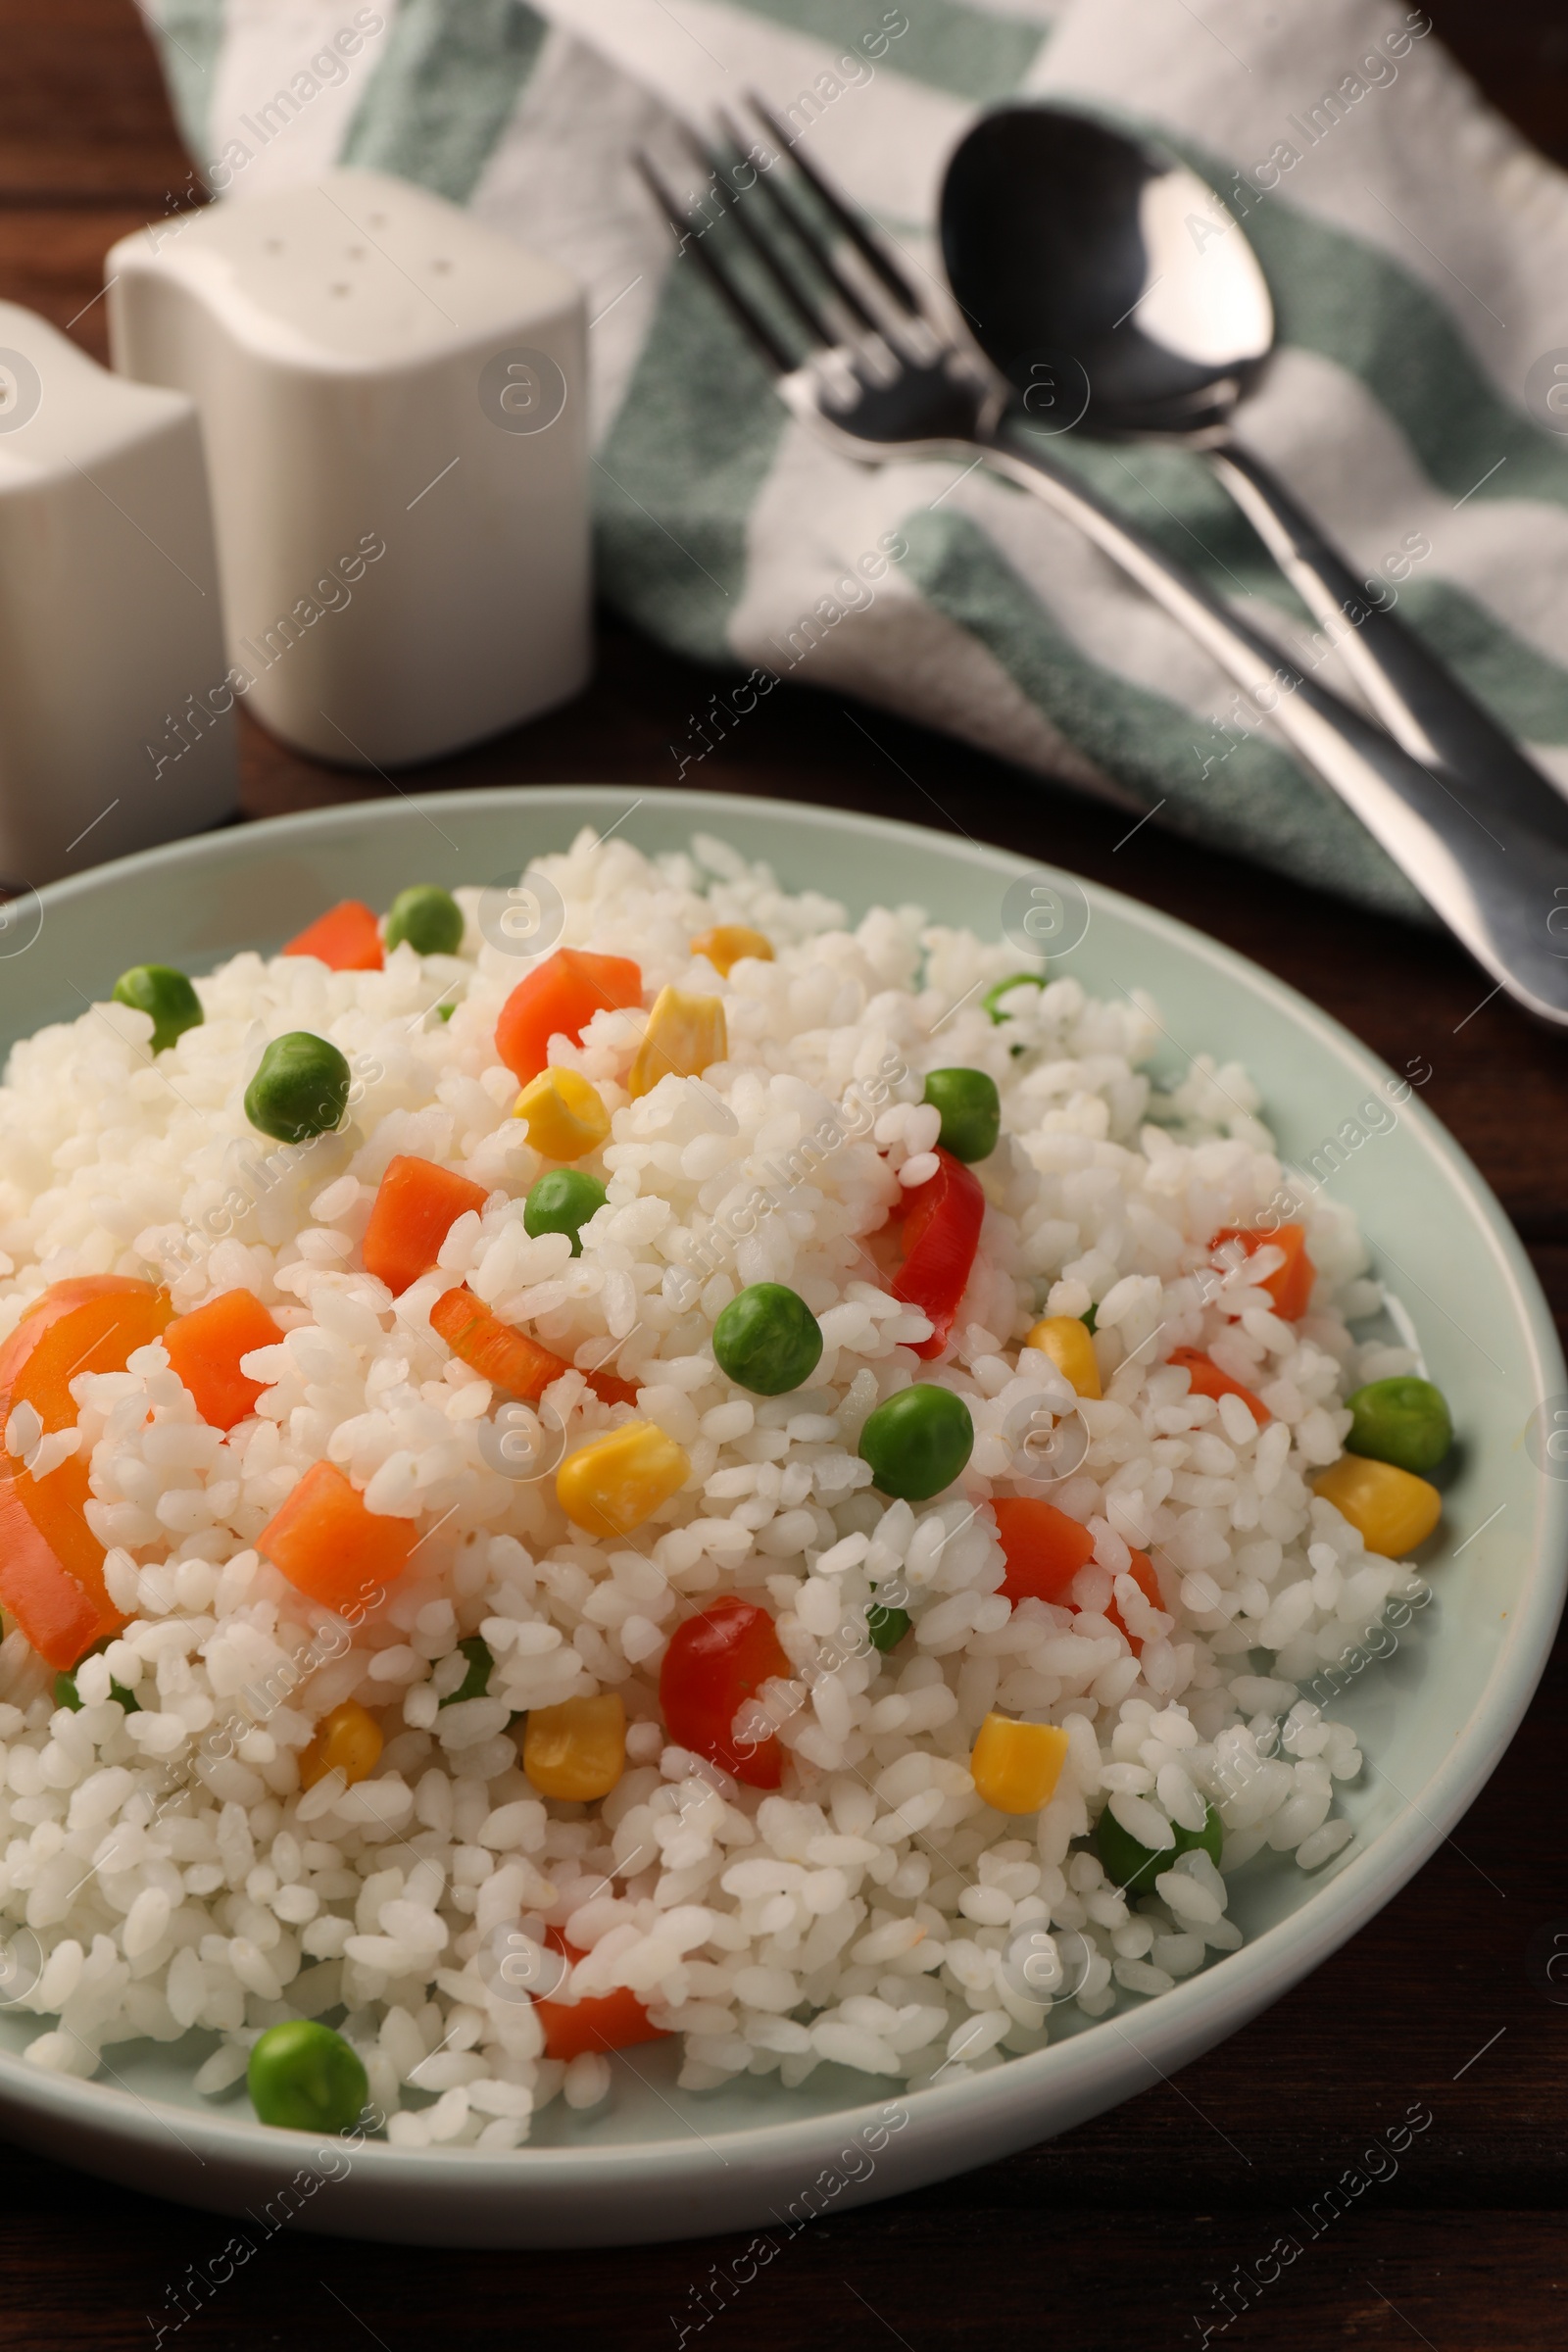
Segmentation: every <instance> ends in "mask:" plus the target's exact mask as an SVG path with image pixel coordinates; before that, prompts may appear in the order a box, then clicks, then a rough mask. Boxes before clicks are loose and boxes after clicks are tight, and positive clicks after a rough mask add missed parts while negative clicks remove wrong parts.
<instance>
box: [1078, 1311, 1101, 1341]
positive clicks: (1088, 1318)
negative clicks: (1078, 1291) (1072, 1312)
mask: <svg viewBox="0 0 1568 2352" xmlns="http://www.w3.org/2000/svg"><path fill="white" fill-rule="evenodd" d="M1078 1320H1079V1322H1080V1323H1081V1324H1082V1325H1083V1327H1084V1329H1085V1331H1087V1332H1088V1334H1089V1336H1090V1338H1091V1339H1093V1338H1094V1336H1095V1332H1096V1329H1097V1328H1098V1326H1099V1322H1100V1309H1099V1307H1098V1306H1086V1307H1085V1308H1084V1311H1083V1313H1082V1314H1081V1315H1080V1316H1079V1318H1078Z"/></svg>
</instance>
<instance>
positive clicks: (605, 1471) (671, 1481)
mask: <svg viewBox="0 0 1568 2352" xmlns="http://www.w3.org/2000/svg"><path fill="white" fill-rule="evenodd" d="M691 1466H692V1465H691V1460H690V1457H689V1456H688V1454H687V1452H686V1450H685V1447H684V1446H677V1445H676V1443H675V1441H674V1439H673V1438H669V1437H666V1436H665V1435H664V1432H663V1431H662V1429H657V1428H656V1427H655V1426H654V1424H653V1422H651V1421H627V1422H625V1423H623V1424H622V1426H621V1427H620V1428H619V1429H613V1430H612V1431H611V1433H610V1435H609V1437H608V1438H595V1439H594V1440H593V1441H592V1443H591V1444H590V1445H587V1446H579V1447H578V1449H577V1451H576V1452H575V1453H568V1454H567V1456H566V1458H565V1460H564V1462H563V1463H562V1465H561V1468H560V1469H559V1470H558V1471H557V1472H556V1499H557V1501H558V1502H559V1503H560V1505H561V1507H562V1509H563V1510H564V1512H565V1514H566V1517H567V1518H568V1519H570V1520H573V1521H575V1523H576V1525H577V1526H578V1527H582V1528H586V1529H587V1531H588V1533H589V1535H591V1536H629V1535H630V1534H631V1531H632V1529H633V1528H634V1527H641V1525H642V1523H643V1521H644V1520H645V1519H647V1518H649V1517H650V1516H651V1515H652V1514H653V1512H655V1511H657V1510H658V1508H659V1506H660V1504H661V1503H662V1502H667V1501H668V1500H669V1498H670V1496H671V1495H675V1494H678V1493H679V1491H680V1489H681V1488H682V1487H683V1486H684V1485H685V1483H686V1479H687V1477H688V1475H689V1473H690V1470H691Z"/></svg>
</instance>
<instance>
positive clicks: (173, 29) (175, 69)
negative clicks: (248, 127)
mask: <svg viewBox="0 0 1568 2352" xmlns="http://www.w3.org/2000/svg"><path fill="white" fill-rule="evenodd" d="M147 13H148V14H149V15H150V16H151V20H152V25H153V29H154V31H155V32H156V33H157V35H158V45H159V48H160V49H161V50H162V52H163V59H164V72H165V73H166V74H167V75H168V77H169V83H170V91H171V95H172V98H173V101H174V111H175V113H176V114H177V115H178V117H179V127H180V130H181V132H182V134H183V136H184V140H185V144H186V146H187V147H188V148H189V149H190V151H191V153H192V154H193V155H197V156H203V155H205V154H206V153H207V150H208V135H207V132H208V124H209V123H210V122H211V120H212V112H213V89H214V86H215V84H216V82H217V79H218V75H217V72H216V68H217V65H218V59H219V54H220V52H221V49H222V46H223V35H224V32H225V30H226V29H227V28H226V25H225V23H224V13H225V0H157V6H156V8H155V9H154V10H152V11H149V12H147Z"/></svg>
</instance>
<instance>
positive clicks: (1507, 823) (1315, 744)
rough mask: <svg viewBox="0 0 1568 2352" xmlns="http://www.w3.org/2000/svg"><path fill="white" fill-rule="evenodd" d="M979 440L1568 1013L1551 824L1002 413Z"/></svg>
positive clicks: (1521, 982) (1564, 881) (1508, 970)
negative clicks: (1494, 793) (1310, 670)
mask: <svg viewBox="0 0 1568 2352" xmlns="http://www.w3.org/2000/svg"><path fill="white" fill-rule="evenodd" d="M980 447H981V449H982V452H983V455H984V457H985V460H986V463H987V464H988V466H991V467H992V469H993V470H995V471H996V472H999V473H1003V474H1005V475H1006V477H1007V478H1008V479H1009V480H1010V481H1013V482H1016V483H1018V484H1019V485H1020V486H1021V487H1022V488H1024V489H1026V490H1028V491H1031V492H1032V493H1033V494H1034V496H1035V497H1037V498H1039V499H1042V500H1043V501H1044V502H1045V504H1046V505H1047V506H1049V507H1051V508H1052V509H1053V510H1054V512H1055V513H1056V514H1058V515H1062V516H1063V517H1064V518H1065V519H1066V520H1068V521H1070V522H1073V523H1076V525H1077V526H1078V528H1079V529H1080V530H1081V531H1083V532H1084V534H1085V536H1086V537H1087V538H1089V539H1090V540H1091V541H1092V542H1093V543H1094V545H1095V546H1096V547H1098V548H1099V549H1100V550H1101V552H1102V553H1103V555H1106V556H1108V557H1109V558H1110V560H1111V561H1112V562H1113V563H1114V564H1118V565H1119V566H1120V568H1121V569H1122V570H1123V571H1124V572H1126V573H1127V575H1128V577H1129V578H1131V579H1133V580H1136V581H1137V583H1138V585H1139V586H1140V587H1141V588H1143V589H1144V590H1145V591H1146V592H1147V594H1148V595H1150V596H1151V597H1152V599H1153V601H1154V602H1155V603H1156V604H1157V605H1159V606H1160V607H1162V609H1163V610H1164V611H1165V612H1166V613H1169V614H1170V616H1171V618H1172V619H1173V620H1176V621H1178V622H1180V624H1181V625H1182V627H1183V628H1185V629H1186V630H1187V632H1188V634H1189V635H1190V636H1191V637H1193V638H1194V639H1196V641H1197V642H1198V644H1200V645H1201V646H1202V647H1203V649H1204V651H1205V652H1206V653H1207V654H1209V655H1210V657H1211V658H1212V659H1213V660H1214V661H1215V662H1218V664H1219V666H1220V667H1221V668H1222V669H1223V670H1225V671H1226V672H1227V673H1228V674H1229V675H1230V676H1231V677H1232V678H1234V679H1235V680H1236V682H1237V684H1238V685H1239V686H1240V687H1241V688H1242V689H1243V691H1244V693H1245V694H1247V695H1248V697H1249V698H1250V701H1251V703H1252V706H1253V708H1254V709H1255V710H1256V711H1258V713H1259V714H1260V716H1261V715H1264V714H1266V715H1267V716H1269V717H1270V718H1272V720H1273V722H1274V724H1275V725H1276V726H1277V727H1278V728H1279V729H1280V731H1281V733H1282V734H1283V735H1284V736H1285V737H1286V738H1287V740H1288V741H1289V742H1290V743H1291V745H1292V746H1293V747H1294V749H1295V750H1296V751H1297V752H1298V753H1299V755H1300V757H1301V758H1302V759H1303V760H1305V761H1306V763H1307V765H1308V766H1309V767H1311V768H1312V769H1314V770H1315V772H1316V773H1317V774H1318V775H1319V776H1321V777H1322V779H1323V781H1324V782H1325V783H1326V784H1328V785H1329V786H1330V787H1331V788H1332V789H1333V790H1334V791H1335V792H1337V793H1338V794H1339V796H1340V798H1341V799H1342V800H1343V801H1345V802H1346V803H1347V804H1348V806H1349V808H1351V809H1353V810H1354V811H1355V814H1356V815H1357V816H1358V817H1359V818H1360V819H1361V822H1362V823H1363V824H1364V825H1365V826H1366V828H1367V830H1368V832H1369V833H1371V834H1372V836H1373V838H1374V839H1375V840H1377V841H1378V842H1380V843H1381V844H1382V846H1383V848H1384V849H1385V850H1386V851H1387V852H1388V854H1389V856H1390V857H1391V858H1393V859H1394V861H1395V863H1396V864H1397V865H1398V866H1399V867H1401V868H1402V870H1403V871H1404V872H1405V873H1406V874H1408V875H1409V877H1410V879H1411V880H1412V881H1413V882H1414V884H1415V885H1416V888H1417V889H1418V890H1419V891H1420V892H1421V893H1422V895H1423V897H1425V898H1426V899H1427V900H1428V901H1429V903H1430V904H1431V905H1432V906H1433V907H1435V908H1436V909H1437V911H1438V913H1439V914H1440V915H1442V917H1443V919H1444V921H1445V922H1446V923H1447V925H1448V927H1449V929H1450V930H1452V931H1453V932H1454V933H1455V934H1456V935H1457V937H1458V938H1459V939H1460V940H1462V941H1463V943H1464V945H1465V946H1466V947H1467V948H1468V949H1469V951H1470V953H1471V955H1472V956H1474V957H1475V958H1476V961H1477V962H1478V963H1480V964H1481V965H1482V966H1483V967H1484V968H1485V969H1486V970H1487V971H1489V972H1490V973H1491V974H1492V977H1493V978H1494V979H1495V981H1496V982H1497V983H1498V985H1499V986H1500V987H1501V988H1504V989H1506V990H1507V991H1508V993H1509V995H1510V996H1512V997H1514V998H1516V999H1517V1000H1518V1002H1519V1003H1520V1004H1521V1005H1526V1006H1527V1007H1528V1008H1529V1009H1530V1010H1531V1011H1532V1012H1534V1013H1536V1014H1537V1015H1539V1017H1540V1018H1542V1019H1543V1020H1547V1021H1552V1022H1555V1023H1559V1024H1562V1025H1564V1026H1568V846H1565V845H1564V841H1563V839H1562V838H1561V837H1560V836H1557V837H1553V835H1547V834H1545V833H1542V832H1539V831H1538V830H1536V828H1535V827H1534V826H1532V825H1529V824H1525V823H1521V822H1519V821H1518V820H1517V819H1516V818H1515V817H1514V816H1513V815H1512V814H1508V815H1503V814H1502V813H1500V812H1499V811H1497V810H1495V809H1493V808H1492V807H1491V806H1490V805H1489V806H1488V808H1487V810H1486V815H1485V819H1484V820H1483V818H1482V817H1480V816H1478V815H1476V814H1475V813H1474V812H1473V811H1472V810H1470V809H1467V808H1466V807H1465V805H1464V803H1463V802H1462V801H1461V800H1460V799H1459V798H1458V797H1457V794H1456V793H1455V792H1454V791H1453V790H1451V789H1450V788H1449V786H1448V785H1447V784H1446V783H1445V782H1444V781H1443V780H1442V778H1441V777H1439V776H1438V775H1436V774H1434V773H1433V772H1432V770H1431V769H1430V768H1428V767H1424V766H1423V765H1421V763H1420V762H1419V761H1418V760H1413V759H1412V758H1411V757H1410V755H1409V754H1408V752H1406V751H1404V750H1403V749H1402V748H1401V747H1400V745H1398V744H1397V743H1396V742H1395V741H1394V740H1393V739H1392V737H1390V736H1388V735H1386V734H1385V733H1384V732H1383V729H1382V728H1381V727H1379V726H1376V725H1374V724H1373V722H1372V721H1371V720H1370V719H1367V718H1364V717H1363V716H1362V715H1361V713H1360V712H1359V711H1352V710H1351V709H1350V707H1349V705H1348V703H1346V702H1344V701H1343V700H1342V699H1341V697H1340V696H1339V695H1337V694H1335V693H1334V692H1333V691H1332V689H1331V688H1329V687H1326V686H1323V685H1321V684H1320V683H1319V682H1318V680H1317V679H1315V678H1313V677H1311V676H1310V675H1308V674H1307V673H1306V672H1305V671H1304V670H1302V669H1301V668H1300V667H1299V664H1298V663H1296V662H1292V661H1290V660H1289V659H1288V658H1287V657H1286V656H1284V655H1282V654H1281V653H1280V651H1279V649H1278V648H1277V647H1276V646H1274V645H1271V644H1270V643H1269V641H1268V639H1267V638H1266V637H1264V636H1263V635H1262V634H1261V633H1260V632H1259V631H1257V630H1255V629H1253V628H1252V627H1251V626H1250V624H1249V623H1248V622H1247V621H1245V620H1242V619H1241V618H1239V616H1238V615H1237V614H1236V613H1232V612H1231V611H1230V609H1229V607H1228V606H1226V605H1224V604H1223V603H1222V602H1221V601H1220V599H1219V598H1218V597H1216V596H1214V595H1213V594H1212V593H1211V592H1210V591H1209V589H1208V588H1206V587H1205V586H1204V585H1203V583H1202V582H1201V580H1199V579H1197V578H1196V577H1195V576H1194V575H1193V574H1192V573H1191V572H1189V571H1187V570H1186V569H1185V568H1184V567H1183V566H1182V565H1181V564H1177V563H1175V562H1174V561H1173V560H1172V559H1171V558H1170V557H1169V556H1167V555H1166V554H1165V552H1164V550H1163V549H1162V548H1160V547H1158V546H1156V545H1155V543H1154V542H1153V540H1152V539H1151V538H1149V537H1148V536H1147V535H1146V534H1145V533H1144V532H1143V531H1141V530H1140V529H1139V528H1138V526H1137V525H1136V524H1135V523H1130V522H1127V521H1125V520H1124V519H1123V518H1122V516H1121V515H1117V514H1116V513H1115V512H1114V510H1113V509H1111V508H1109V507H1107V506H1104V505H1103V504H1102V502H1101V501H1100V500H1099V499H1098V498H1097V497H1096V496H1095V495H1094V494H1093V493H1092V492H1091V491H1089V490H1088V489H1086V488H1085V487H1084V485H1083V484H1082V483H1081V482H1079V481H1078V480H1076V479H1075V477H1074V476H1073V475H1071V474H1069V473H1068V472H1067V471H1066V470H1065V469H1064V468H1063V467H1062V466H1060V465H1059V464H1058V463H1057V462H1056V461H1055V460H1054V459H1053V458H1052V457H1050V456H1049V455H1048V454H1047V453H1046V452H1045V451H1044V450H1043V449H1042V448H1041V447H1040V445H1039V443H1038V442H1036V441H1034V440H1033V439H1032V437H1031V438H1029V439H1025V437H1024V435H1023V433H1022V432H1021V431H1019V430H1018V429H1017V428H1016V427H1015V426H1014V425H1013V424H1012V422H1011V419H1010V418H1007V417H1004V418H1002V419H1001V420H999V422H998V423H997V424H996V425H995V426H993V427H992V428H991V429H990V432H989V433H988V434H987V436H986V437H985V438H984V439H983V440H982V441H981V442H980ZM1555 831H1556V829H1555V827H1554V828H1553V834H1554V835H1555ZM1559 940H1560V941H1561V943H1562V944H1561V948H1560V950H1559V948H1558V945H1557V943H1558V941H1559Z"/></svg>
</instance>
